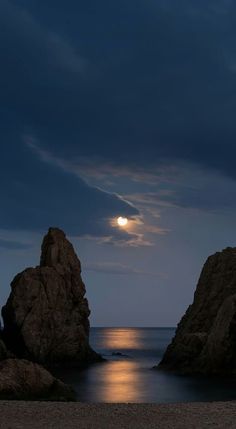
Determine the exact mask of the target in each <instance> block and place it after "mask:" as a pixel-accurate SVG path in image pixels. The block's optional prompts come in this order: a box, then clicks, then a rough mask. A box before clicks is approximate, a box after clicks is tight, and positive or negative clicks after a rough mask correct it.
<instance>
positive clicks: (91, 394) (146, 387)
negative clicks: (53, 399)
mask: <svg viewBox="0 0 236 429" xmlns="http://www.w3.org/2000/svg"><path fill="white" fill-rule="evenodd" d="M174 332H175V329H174V328H91V334H90V335H91V336H90V343H91V345H92V347H93V348H94V349H95V350H96V351H97V352H99V353H101V354H102V355H103V356H104V357H105V358H106V359H107V362H104V363H98V364H94V365H92V366H90V367H89V368H86V369H83V370H75V369H71V370H66V371H65V370H63V372H61V371H60V372H59V373H57V375H58V376H60V377H61V379H62V380H63V381H65V382H67V383H70V384H71V385H72V386H73V387H74V389H75V390H76V392H77V399H78V400H79V401H82V402H156V403H171V402H188V401H217V400H231V399H236V381H235V380H233V379H229V378H227V379H225V378H206V377H190V376H177V375H174V374H169V373H166V372H162V371H157V370H155V369H153V366H154V365H156V364H157V363H158V362H159V361H160V360H161V357H162V355H163V353H164V351H165V349H166V347H167V345H168V344H169V342H170V340H171V338H172V337H173V335H174Z"/></svg>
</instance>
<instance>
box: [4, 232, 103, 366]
mask: <svg viewBox="0 0 236 429" xmlns="http://www.w3.org/2000/svg"><path fill="white" fill-rule="evenodd" d="M84 295H85V286H84V283H83V281H82V279H81V266H80V261H79V259H78V258H77V256H76V254H75V252H74V249H73V246H72V244H71V243H70V242H69V241H68V240H67V239H66V236H65V234H64V232H63V231H61V230H60V229H57V228H50V229H49V231H48V234H47V235H46V236H45V238H44V240H43V243H42V253H41V261H40V266H38V267H36V268H28V269H26V270H24V271H23V272H22V273H20V274H18V275H17V276H16V277H15V278H14V280H13V282H12V284H11V294H10V297H9V298H8V301H7V303H6V305H5V306H4V307H3V309H2V316H3V320H4V330H3V338H4V341H5V343H6V345H7V347H8V348H9V350H11V351H12V352H13V353H15V354H16V355H17V357H21V358H26V359H30V360H33V361H34V362H39V363H42V364H46V365H50V364H54V363H57V364H66V363H73V364H74V365H81V364H84V363H88V362H90V361H94V360H99V359H101V358H100V356H99V355H98V354H96V353H95V352H94V351H93V350H92V349H91V347H90V346H89V319H88V317H89V314H90V311H89V307H88V301H87V299H86V298H85V297H84Z"/></svg>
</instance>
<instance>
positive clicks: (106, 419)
mask: <svg viewBox="0 0 236 429" xmlns="http://www.w3.org/2000/svg"><path fill="white" fill-rule="evenodd" d="M0 428H1V429H18V428H25V429H46V428H47V429H51V428H56V429H66V428H68V429H72V428H73V429H75V428H78V429H93V428H96V429H118V428H119V429H123V428H127V429H152V428H155V429H195V428H196V429H205V428H206V429H209V428H221V429H236V401H232V402H212V403H209V402H208V403H207V402H205V403H199V402H196V403H185V404H160V405H159V404H88V403H86V404H85V403H78V402H77V403H75V402H73V403H59V402H24V401H0Z"/></svg>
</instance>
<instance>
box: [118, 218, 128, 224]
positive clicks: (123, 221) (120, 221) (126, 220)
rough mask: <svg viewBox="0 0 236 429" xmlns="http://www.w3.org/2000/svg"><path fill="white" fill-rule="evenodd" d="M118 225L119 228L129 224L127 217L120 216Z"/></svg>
mask: <svg viewBox="0 0 236 429" xmlns="http://www.w3.org/2000/svg"><path fill="white" fill-rule="evenodd" d="M117 223H118V225H119V226H126V225H127V223H128V219H127V217H122V216H120V217H118V218H117Z"/></svg>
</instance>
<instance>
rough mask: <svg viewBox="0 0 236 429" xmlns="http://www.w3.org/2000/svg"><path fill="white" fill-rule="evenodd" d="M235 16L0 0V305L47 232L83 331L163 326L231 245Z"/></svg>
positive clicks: (187, 7)
mask: <svg viewBox="0 0 236 429" xmlns="http://www.w3.org/2000/svg"><path fill="white" fill-rule="evenodd" d="M235 22H236V2H233V0H119V1H118V2H115V1H111V0H109V1H108V0H100V1H98V0H86V1H83V2H82V1H80V0H50V1H48V2H46V1H43V2H42V1H36V0H11V1H8V0H0V29H1V31H0V53H1V67H0V86H1V87H0V91H1V92H0V94H1V96H0V113H1V114H0V121H1V126H0V137H1V156H0V172H1V173H0V174H1V181H0V191H1V208H0V262H1V264H0V266H1V274H0V284H1V304H3V303H4V302H5V300H6V297H7V295H8V293H9V285H10V282H11V280H12V279H13V276H14V275H15V274H16V273H17V272H19V271H22V270H23V269H24V268H25V267H27V266H34V265H36V264H38V261H39V254H40V243H41V239H42V236H43V235H44V234H45V233H46V231H47V229H48V227H49V226H57V227H60V228H62V229H63V230H64V231H65V232H66V234H67V236H68V237H69V238H70V239H71V240H72V242H73V244H74V246H75V248H76V251H77V253H78V256H79V258H80V259H81V262H82V269H83V279H84V281H85V283H86V287H87V296H88V299H89V302H90V307H91V310H92V314H91V324H92V325H93V326H174V325H176V323H177V322H178V321H179V318H180V317H181V316H182V314H183V312H184V311H185V309H186V307H187V305H188V304H190V303H191V301H192V298H193V292H194V289H195V286H196V282H197V279H198V277H199V274H200V270H201V268H202V265H203V263H204V261H205V259H206V257H207V256H208V255H209V254H211V253H215V252H216V251H218V250H221V249H222V248H224V247H227V246H235V245H236V234H235V215H236V26H235ZM118 216H124V217H127V218H128V219H129V222H128V225H127V227H125V228H121V227H118V225H117V223H116V218H117V217H118Z"/></svg>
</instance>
